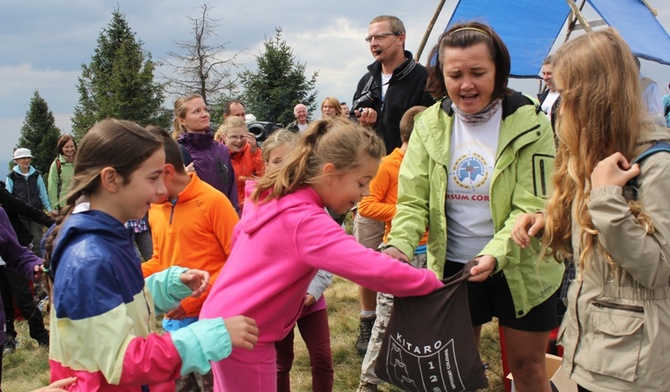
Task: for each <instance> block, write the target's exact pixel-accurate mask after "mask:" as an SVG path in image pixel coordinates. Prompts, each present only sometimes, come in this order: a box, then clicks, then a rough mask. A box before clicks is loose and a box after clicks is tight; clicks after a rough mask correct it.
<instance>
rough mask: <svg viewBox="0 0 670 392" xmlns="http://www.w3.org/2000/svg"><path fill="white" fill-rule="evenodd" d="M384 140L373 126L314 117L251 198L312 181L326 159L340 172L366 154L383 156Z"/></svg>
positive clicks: (353, 166) (274, 194) (275, 195)
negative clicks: (292, 147)
mask: <svg viewBox="0 0 670 392" xmlns="http://www.w3.org/2000/svg"><path fill="white" fill-rule="evenodd" d="M383 156H384V142H382V140H381V139H380V138H379V136H377V135H376V134H375V132H374V131H373V130H371V129H369V128H366V127H364V126H362V125H359V124H358V123H354V122H353V121H349V120H348V119H341V118H338V117H333V118H325V119H321V120H316V121H312V122H311V123H310V124H309V127H308V128H307V130H305V132H304V133H303V134H301V135H300V137H299V138H298V141H297V142H296V144H295V149H294V150H293V151H292V152H291V153H290V154H289V155H288V156H287V157H286V159H285V160H284V162H282V164H281V166H280V167H278V168H276V169H275V170H270V171H269V172H267V173H266V174H265V175H264V176H263V177H261V178H260V179H259V180H258V183H257V184H256V190H255V191H254V192H253V193H252V194H251V200H254V201H258V200H260V198H261V195H263V194H264V193H265V192H266V191H268V190H270V193H269V195H268V196H267V198H266V199H274V198H280V197H282V196H284V195H287V194H289V193H291V192H293V191H295V190H296V189H298V187H300V186H302V185H305V184H312V183H314V180H316V179H317V178H318V177H319V176H320V173H321V169H322V168H323V166H324V165H325V164H326V163H332V164H333V165H334V166H335V169H336V170H337V171H338V172H340V173H345V172H348V171H351V170H355V169H357V168H359V167H360V166H361V164H362V162H363V159H364V158H372V159H381V158H382V157H383Z"/></svg>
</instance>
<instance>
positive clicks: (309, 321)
mask: <svg viewBox="0 0 670 392" xmlns="http://www.w3.org/2000/svg"><path fill="white" fill-rule="evenodd" d="M297 324H298V328H299V329H300V335H301V336H302V338H303V340H304V341H305V345H306V346H307V351H308V352H309V363H310V365H311V366H312V391H319V392H329V391H332V390H333V354H332V352H331V351H330V329H329V327H328V313H327V312H326V310H325V309H323V310H319V311H317V312H314V313H311V314H308V315H307V316H304V317H301V318H299V319H298V322H297ZM293 336H294V333H293V330H291V332H289V334H288V335H287V336H286V337H285V338H284V339H282V340H281V341H279V342H276V343H275V349H276V350H277V392H288V391H290V390H291V378H290V372H291V367H292V366H293V357H294V354H293Z"/></svg>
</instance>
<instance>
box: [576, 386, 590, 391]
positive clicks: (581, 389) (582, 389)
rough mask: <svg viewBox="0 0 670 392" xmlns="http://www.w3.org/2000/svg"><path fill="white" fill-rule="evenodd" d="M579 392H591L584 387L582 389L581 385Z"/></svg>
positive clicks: (578, 388) (578, 387)
mask: <svg viewBox="0 0 670 392" xmlns="http://www.w3.org/2000/svg"><path fill="white" fill-rule="evenodd" d="M577 392H591V391H589V390H588V389H586V388H584V387H580V386H579V385H577Z"/></svg>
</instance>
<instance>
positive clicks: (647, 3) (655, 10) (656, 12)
mask: <svg viewBox="0 0 670 392" xmlns="http://www.w3.org/2000/svg"><path fill="white" fill-rule="evenodd" d="M642 2H643V3H644V5H646V6H647V8H649V11H651V14H652V15H654V16H658V10H657V9H656V8H654V7H652V6H651V4H649V2H648V1H647V0H642Z"/></svg>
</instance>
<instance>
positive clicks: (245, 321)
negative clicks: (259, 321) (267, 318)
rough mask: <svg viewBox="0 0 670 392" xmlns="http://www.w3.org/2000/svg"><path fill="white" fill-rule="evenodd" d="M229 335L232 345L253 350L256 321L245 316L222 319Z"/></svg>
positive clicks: (255, 340)
mask: <svg viewBox="0 0 670 392" xmlns="http://www.w3.org/2000/svg"><path fill="white" fill-rule="evenodd" d="M223 322H224V324H225V325H226V329H227V330H228V334H229V335H230V342H231V343H232V345H233V347H241V348H246V349H247V350H253V349H254V346H256V342H257V341H258V327H257V326H256V321H255V320H254V319H252V318H249V317H245V316H235V317H231V318H227V319H225V320H223Z"/></svg>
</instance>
